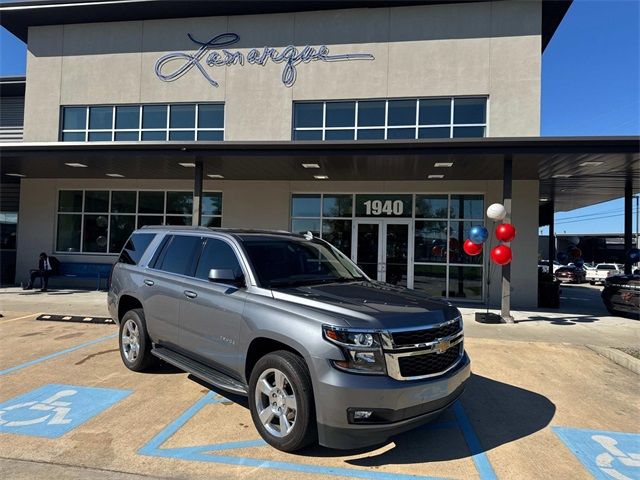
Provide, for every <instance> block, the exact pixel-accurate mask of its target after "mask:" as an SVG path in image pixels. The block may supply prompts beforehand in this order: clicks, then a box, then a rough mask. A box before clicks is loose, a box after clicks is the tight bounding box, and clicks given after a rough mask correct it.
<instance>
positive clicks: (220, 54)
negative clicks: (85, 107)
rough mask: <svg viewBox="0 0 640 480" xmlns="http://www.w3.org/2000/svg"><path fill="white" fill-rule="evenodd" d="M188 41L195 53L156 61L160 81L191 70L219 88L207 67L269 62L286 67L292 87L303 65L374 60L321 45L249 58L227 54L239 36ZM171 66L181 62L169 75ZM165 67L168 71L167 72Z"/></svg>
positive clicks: (285, 78)
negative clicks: (193, 47) (195, 48)
mask: <svg viewBox="0 0 640 480" xmlns="http://www.w3.org/2000/svg"><path fill="white" fill-rule="evenodd" d="M187 36H188V37H189V40H191V41H192V42H193V43H195V44H197V45H200V48H198V50H197V51H196V52H195V53H194V54H191V53H184V52H172V53H168V54H166V55H164V56H162V57H160V58H159V59H158V60H157V61H156V66H155V72H156V75H157V76H158V78H159V79H160V80H163V81H165V82H172V81H173V80H176V79H178V78H180V77H181V76H182V75H184V74H185V73H187V72H188V71H189V70H191V69H192V68H196V69H198V70H199V71H200V73H201V74H202V76H203V77H204V78H205V79H206V80H207V81H208V82H209V83H210V84H211V85H213V86H214V87H217V86H218V82H216V81H215V80H214V79H213V77H212V76H211V75H210V74H209V70H208V69H207V68H206V67H211V68H215V67H223V66H231V65H240V66H244V64H245V62H246V63H248V64H250V65H260V66H264V65H266V64H267V62H269V61H271V62H274V63H284V68H283V70H282V83H284V85H285V86H287V87H290V86H291V85H293V84H294V83H295V81H296V77H297V76H298V71H297V69H296V67H297V66H298V65H300V64H301V63H309V62H340V61H346V60H373V59H374V56H373V55H372V54H370V53H343V54H337V55H330V54H329V47H327V46H326V45H322V46H320V47H311V46H309V45H307V46H306V47H303V48H302V49H298V48H297V47H294V46H293V45H289V46H288V47H284V48H283V49H282V50H281V51H279V50H277V49H276V48H273V47H264V48H262V49H259V48H252V49H251V50H249V51H248V52H247V53H246V54H245V53H243V52H241V51H238V50H227V49H226V48H223V47H227V46H229V45H233V44H234V43H236V42H238V41H239V40H240V36H239V35H238V34H236V33H222V34H220V35H218V36H215V37H213V38H212V39H211V40H209V41H208V42H201V41H199V40H196V39H195V38H193V36H192V35H191V34H190V33H189V34H187ZM170 62H173V63H174V64H175V63H176V62H181V64H180V65H179V66H177V68H175V70H173V71H167V69H168V67H169V65H167V64H169V63H170ZM165 67H166V68H165Z"/></svg>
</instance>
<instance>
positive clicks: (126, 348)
mask: <svg viewBox="0 0 640 480" xmlns="http://www.w3.org/2000/svg"><path fill="white" fill-rule="evenodd" d="M118 339H119V342H118V343H119V347H120V357H121V358H122V361H123V362H124V364H125V366H126V367H127V368H128V369H129V370H133V371H134V372H142V371H144V370H147V369H148V368H149V367H151V366H152V365H155V364H157V359H156V357H154V356H153V355H152V354H151V340H150V339H149V335H148V334H147V327H146V324H145V319H144V311H143V310H142V309H141V308H134V309H133V310H129V311H128V312H127V313H125V314H124V315H123V316H122V320H121V321H120V332H119V335H118Z"/></svg>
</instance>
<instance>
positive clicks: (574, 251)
mask: <svg viewBox="0 0 640 480" xmlns="http://www.w3.org/2000/svg"><path fill="white" fill-rule="evenodd" d="M569 255H571V258H580V257H581V256H582V250H580V249H579V248H578V247H576V248H572V249H571V250H569Z"/></svg>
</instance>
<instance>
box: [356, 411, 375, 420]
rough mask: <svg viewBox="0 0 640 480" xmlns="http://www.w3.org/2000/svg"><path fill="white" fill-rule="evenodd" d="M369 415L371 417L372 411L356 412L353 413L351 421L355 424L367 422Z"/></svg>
mask: <svg viewBox="0 0 640 480" xmlns="http://www.w3.org/2000/svg"><path fill="white" fill-rule="evenodd" d="M371 415H373V411H371V410H356V411H354V412H353V419H354V420H355V421H356V422H357V421H362V420H367V419H368V418H369V417H370V416H371Z"/></svg>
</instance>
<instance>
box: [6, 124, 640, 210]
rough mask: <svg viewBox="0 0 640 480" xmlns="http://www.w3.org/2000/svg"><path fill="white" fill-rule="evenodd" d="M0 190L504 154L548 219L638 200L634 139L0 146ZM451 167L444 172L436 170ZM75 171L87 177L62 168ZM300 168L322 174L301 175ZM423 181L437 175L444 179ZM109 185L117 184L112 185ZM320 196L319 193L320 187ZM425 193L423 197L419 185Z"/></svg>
mask: <svg viewBox="0 0 640 480" xmlns="http://www.w3.org/2000/svg"><path fill="white" fill-rule="evenodd" d="M0 149H1V152H2V164H1V166H0V174H1V175H2V181H3V182H7V181H10V180H11V179H14V180H15V179H16V177H13V176H7V174H22V175H25V176H26V177H27V178H104V179H108V178H109V177H107V176H106V174H108V173H112V174H113V173H116V174H120V175H123V176H124V178H135V179H138V178H146V179H188V180H191V179H193V175H194V171H193V168H188V167H184V166H181V165H180V163H193V162H195V161H202V162H203V165H204V174H205V180H206V179H207V177H206V175H211V174H215V175H222V176H223V177H224V179H225V180H226V181H233V180H289V181H295V180H309V181H314V175H327V176H329V180H330V181H355V180H358V181H363V180H364V181H367V180H368V181H374V180H377V181H385V180H388V181H393V180H413V181H415V180H424V181H425V184H426V183H427V182H433V181H447V180H502V172H503V160H504V157H505V155H512V156H513V178H514V180H526V179H531V180H534V179H535V180H540V197H541V199H543V202H544V199H545V198H555V208H556V211H563V210H571V209H574V208H579V207H583V206H587V205H592V204H596V203H600V202H603V201H606V200H610V199H613V198H619V197H622V196H623V195H624V184H625V179H626V178H630V179H631V180H632V182H633V191H634V193H635V192H638V191H640V137H572V138H566V137H555V138H552V137H546V138H545V137H532V138H481V139H447V140H383V141H369V142H363V141H324V142H301V141H292V142H229V141H225V142H159V143H156V142H117V143H114V142H96V143H69V142H56V143H4V144H2V143H0ZM437 162H442V163H447V162H452V163H453V165H452V166H451V167H449V168H442V167H435V163H437ZM67 163H81V164H84V165H86V168H73V167H69V166H67V165H66V164H67ZM303 163H316V164H318V165H319V167H320V168H318V169H306V168H303V167H302V164H303ZM429 175H444V178H443V179H442V180H434V179H428V176H429ZM112 180H113V181H117V179H112ZM318 182H319V188H321V186H320V185H321V184H320V181H318ZM425 188H427V187H426V186H425Z"/></svg>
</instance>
